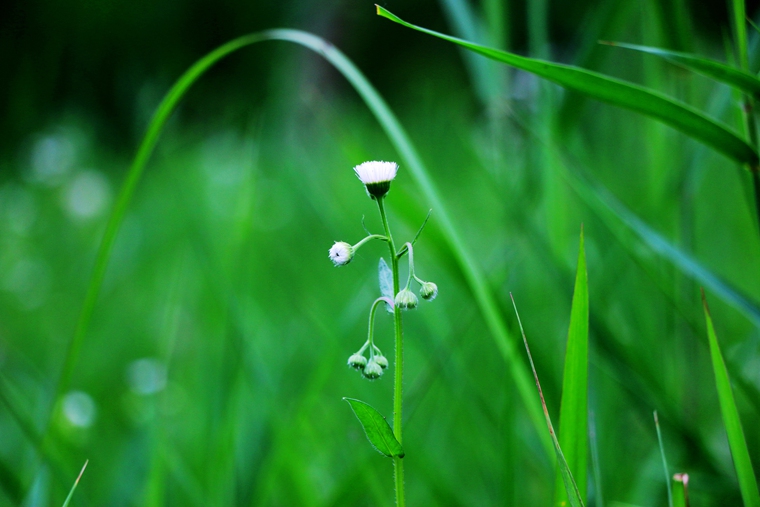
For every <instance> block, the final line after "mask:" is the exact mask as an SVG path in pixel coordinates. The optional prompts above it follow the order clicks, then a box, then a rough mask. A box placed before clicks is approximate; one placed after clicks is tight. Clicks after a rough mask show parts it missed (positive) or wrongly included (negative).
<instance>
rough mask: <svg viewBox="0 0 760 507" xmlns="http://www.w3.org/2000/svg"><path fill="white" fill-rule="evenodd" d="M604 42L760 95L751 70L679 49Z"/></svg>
mask: <svg viewBox="0 0 760 507" xmlns="http://www.w3.org/2000/svg"><path fill="white" fill-rule="evenodd" d="M602 44H608V45H610V46H615V47H619V48H625V49H632V50H634V51H640V52H642V53H648V54H650V55H655V56H659V57H661V58H664V59H665V60H667V61H669V62H671V63H674V64H676V65H679V66H681V67H685V68H687V69H689V70H693V71H694V72H698V73H700V74H702V75H705V76H707V77H710V78H712V79H714V80H716V81H719V82H721V83H725V84H727V85H731V86H733V87H735V88H738V89H739V90H741V91H743V92H745V93H749V94H751V95H755V96H757V95H760V79H758V78H757V77H755V76H754V75H752V74H750V73H749V72H746V71H743V70H739V69H735V68H733V67H731V66H729V65H726V64H725V63H721V62H717V61H715V60H710V59H708V58H702V57H700V56H696V55H692V54H689V53H680V52H678V51H668V50H667V49H660V48H653V47H650V46H639V45H636V44H625V43H622V42H607V41H602Z"/></svg>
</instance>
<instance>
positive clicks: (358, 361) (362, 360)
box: [348, 352, 367, 370]
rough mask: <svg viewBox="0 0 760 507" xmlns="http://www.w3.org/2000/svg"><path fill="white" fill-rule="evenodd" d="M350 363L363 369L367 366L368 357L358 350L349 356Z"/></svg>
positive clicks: (358, 368) (357, 368)
mask: <svg viewBox="0 0 760 507" xmlns="http://www.w3.org/2000/svg"><path fill="white" fill-rule="evenodd" d="M348 365H349V366H350V367H351V368H354V369H355V370H363V369H364V367H365V366H367V358H366V357H364V356H363V355H361V354H359V353H358V352H357V353H356V354H353V355H352V356H351V357H349V358H348Z"/></svg>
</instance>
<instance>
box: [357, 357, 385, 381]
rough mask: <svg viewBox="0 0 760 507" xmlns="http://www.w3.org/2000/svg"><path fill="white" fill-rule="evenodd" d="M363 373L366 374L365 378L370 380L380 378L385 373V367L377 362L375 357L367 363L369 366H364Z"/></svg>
mask: <svg viewBox="0 0 760 507" xmlns="http://www.w3.org/2000/svg"><path fill="white" fill-rule="evenodd" d="M362 375H364V378H368V379H370V380H375V379H378V378H380V377H381V376H382V375H383V367H382V366H380V365H379V364H377V363H376V362H375V360H374V359H373V360H372V361H370V362H368V363H367V366H365V367H364V371H363V372H362Z"/></svg>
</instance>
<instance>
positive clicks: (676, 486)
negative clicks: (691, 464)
mask: <svg viewBox="0 0 760 507" xmlns="http://www.w3.org/2000/svg"><path fill="white" fill-rule="evenodd" d="M673 507H689V474H674V475H673Z"/></svg>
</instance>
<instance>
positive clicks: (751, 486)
mask: <svg viewBox="0 0 760 507" xmlns="http://www.w3.org/2000/svg"><path fill="white" fill-rule="evenodd" d="M702 306H703V308H704V311H705V321H706V322H707V340H708V342H709V343H710V358H711V359H712V366H713V372H714V373H715V385H716V387H717V388H718V400H719V401H720V411H721V414H722V415H723V424H724V425H725V426H726V434H727V436H728V446H729V448H730V449H731V456H732V457H733V458H734V467H735V468H736V475H737V477H738V478H739V489H740V490H741V492H742V499H743V500H744V505H745V507H760V492H758V489H757V481H756V480H755V473H754V471H753V470H752V461H751V460H750V458H749V450H748V449H747V441H746V440H745V438H744V431H743V430H742V423H741V420H740V419H739V410H738V409H737V408H736V402H735V401H734V393H733V391H731V381H730V380H729V378H728V370H727V369H726V363H725V362H724V361H723V355H722V354H721V352H720V346H719V345H718V338H717V336H716V335H715V328H714V327H713V322H712V317H711V316H710V309H709V308H708V307H707V299H706V298H705V291H704V289H702Z"/></svg>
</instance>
